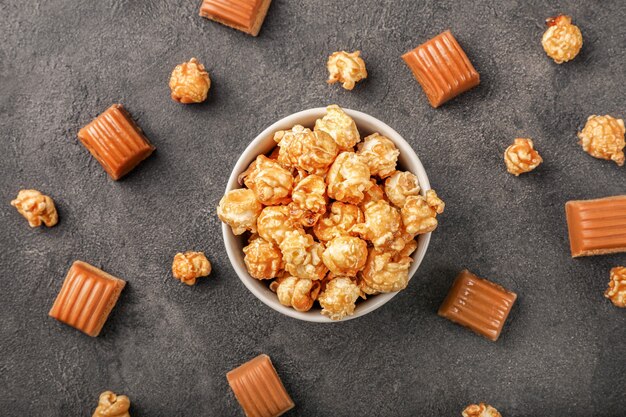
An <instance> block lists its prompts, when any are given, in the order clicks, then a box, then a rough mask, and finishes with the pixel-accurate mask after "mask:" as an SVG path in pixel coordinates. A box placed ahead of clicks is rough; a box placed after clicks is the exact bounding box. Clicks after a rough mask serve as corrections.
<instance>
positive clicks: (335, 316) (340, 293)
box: [317, 277, 360, 320]
mask: <svg viewBox="0 0 626 417" xmlns="http://www.w3.org/2000/svg"><path fill="white" fill-rule="evenodd" d="M359 294H360V291H359V287H358V286H357V285H356V284H355V283H354V282H353V281H352V280H351V279H350V278H346V277H337V278H333V279H331V280H330V281H328V283H326V288H324V291H323V292H322V293H321V294H320V295H319V297H318V299H317V300H318V301H319V303H320V305H321V306H322V314H323V315H325V316H328V318H330V319H331V320H341V319H343V318H344V317H346V316H351V315H352V314H354V309H355V308H356V300H357V299H358V298H359Z"/></svg>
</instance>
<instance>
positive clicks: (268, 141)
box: [222, 107, 430, 323]
mask: <svg viewBox="0 0 626 417" xmlns="http://www.w3.org/2000/svg"><path fill="white" fill-rule="evenodd" d="M344 110H345V112H346V113H348V115H350V117H352V118H353V119H354V121H355V122H356V125H357V127H358V129H359V133H360V134H361V137H365V136H367V135H370V134H372V133H374V132H378V133H380V134H382V135H384V136H386V137H388V138H389V139H391V141H392V142H393V143H394V144H395V145H396V147H397V148H398V149H399V150H400V157H399V158H398V168H399V169H402V170H405V171H411V172H412V173H414V174H415V175H417V178H418V179H419V183H420V187H421V189H422V194H423V193H425V192H426V191H427V190H429V189H430V183H429V182H428V176H427V175H426V171H425V170H424V167H423V166H422V163H421V162H420V160H419V158H418V157H417V155H416V154H415V152H414V151H413V148H411V145H409V144H408V143H407V142H406V141H405V140H404V139H403V138H402V136H400V134H398V132H396V131H395V130H393V129H392V128H391V127H389V126H388V125H387V124H385V123H383V122H381V121H380V120H378V119H376V118H375V117H372V116H370V115H367V114H365V113H361V112H360V111H356V110H349V109H344ZM325 114H326V109H325V108H323V107H318V108H314V109H309V110H303V111H301V112H298V113H294V114H292V115H290V116H287V117H285V118H283V119H280V120H279V121H277V122H276V123H274V124H272V125H271V126H270V127H268V128H267V129H265V130H264V131H263V132H261V134H259V135H258V136H257V137H256V138H254V140H253V141H252V142H251V143H250V145H248V147H247V148H246V150H245V151H243V154H241V157H239V160H238V161H237V163H236V164H235V168H234V169H233V172H232V173H231V174H230V178H229V179H228V184H227V185H226V192H228V191H230V190H233V189H236V188H240V186H239V184H238V182H237V177H238V176H239V174H240V173H242V172H243V171H245V170H246V168H248V165H250V163H251V162H252V161H254V160H255V159H256V157H257V156H258V155H261V154H267V153H268V152H270V151H271V150H272V149H273V148H274V146H276V143H275V142H274V139H273V137H274V132H276V131H278V130H288V129H291V128H292V127H293V126H294V125H296V124H300V125H303V126H305V127H309V128H313V125H314V124H315V120H317V119H319V118H321V117H323V116H324V115H325ZM222 233H223V235H224V245H225V246H226V252H227V253H228V258H229V259H230V263H231V264H232V265H233V268H234V269H235V272H237V275H238V276H239V279H241V281H242V282H243V283H244V285H245V286H246V287H247V288H248V289H249V290H250V291H251V292H252V294H254V295H255V296H256V297H257V298H258V299H259V300H261V301H263V302H264V303H265V304H267V305H268V306H269V307H271V308H273V309H274V310H276V311H278V312H280V313H283V314H285V315H287V316H289V317H293V318H296V319H299V320H305V321H312V322H318V323H332V322H333V320H330V319H329V318H327V317H326V316H322V315H321V314H320V309H319V308H313V309H311V310H309V311H307V312H300V311H296V310H294V309H293V308H290V307H286V306H284V305H282V304H281V303H280V302H279V301H278V298H277V297H276V294H275V293H273V292H272V291H271V290H270V289H269V287H268V282H267V280H265V281H260V280H257V279H254V278H252V277H251V276H250V275H249V274H248V271H247V270H246V265H245V263H244V261H243V258H244V254H243V248H244V246H246V245H247V242H246V240H245V238H244V237H243V235H241V236H236V235H235V234H233V232H232V230H231V228H230V226H228V225H227V224H222ZM429 241H430V233H427V234H423V235H420V236H419V237H418V239H417V243H418V244H417V250H416V251H415V252H414V253H413V255H412V257H413V263H412V264H411V268H410V269H409V278H410V277H412V276H413V275H414V274H415V271H417V268H418V267H419V265H420V263H421V262H422V259H423V258H424V255H425V254H426V249H427V248H428V242H429ZM396 294H397V293H395V292H392V293H385V294H378V295H372V296H369V297H368V298H367V300H359V301H358V302H357V307H356V310H355V312H354V314H353V315H352V316H348V317H346V318H344V319H343V320H342V321H345V320H349V319H354V318H357V317H361V316H363V315H365V314H367V313H369V312H371V311H374V310H376V309H377V308H379V307H381V306H382V305H383V304H385V303H386V302H387V301H389V300H391V299H392V298H393V297H394V296H395V295H396Z"/></svg>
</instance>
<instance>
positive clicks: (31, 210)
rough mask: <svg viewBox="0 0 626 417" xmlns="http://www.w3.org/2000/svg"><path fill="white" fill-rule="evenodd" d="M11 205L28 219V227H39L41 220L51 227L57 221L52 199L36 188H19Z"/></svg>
mask: <svg viewBox="0 0 626 417" xmlns="http://www.w3.org/2000/svg"><path fill="white" fill-rule="evenodd" d="M11 205H12V206H13V207H15V208H16V209H17V211H18V213H20V214H21V215H22V216H24V218H25V219H26V220H28V224H29V225H30V227H39V226H41V223H42V222H43V224H45V225H46V226H47V227H52V226H54V225H55V224H57V222H58V221H59V215H58V214H57V209H56V207H55V206H54V201H53V200H52V199H51V198H50V197H48V196H47V195H44V194H41V193H40V192H39V191H37V190H20V192H19V193H18V194H17V198H16V199H15V200H13V201H11Z"/></svg>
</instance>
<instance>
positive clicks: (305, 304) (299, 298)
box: [270, 275, 322, 311]
mask: <svg viewBox="0 0 626 417" xmlns="http://www.w3.org/2000/svg"><path fill="white" fill-rule="evenodd" d="M321 286H322V285H321V283H320V281H313V280H310V279H306V278H297V277H293V276H291V275H286V276H284V277H281V278H278V279H277V280H276V281H274V282H272V284H271V285H270V289H271V290H272V291H274V292H276V295H277V296H278V301H280V303H281V304H282V305H284V306H287V307H293V309H294V310H297V311H309V310H310V309H311V307H313V303H314V302H315V300H317V296H318V295H319V292H320V288H321Z"/></svg>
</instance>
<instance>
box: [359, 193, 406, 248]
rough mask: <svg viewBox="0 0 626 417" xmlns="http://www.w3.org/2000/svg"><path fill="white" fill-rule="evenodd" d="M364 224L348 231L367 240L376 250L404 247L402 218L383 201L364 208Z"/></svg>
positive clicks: (393, 208)
mask: <svg viewBox="0 0 626 417" xmlns="http://www.w3.org/2000/svg"><path fill="white" fill-rule="evenodd" d="M364 213H365V222H363V223H360V224H357V225H356V226H354V227H353V228H352V229H351V230H350V231H351V232H353V233H357V234H359V235H360V236H361V237H362V238H363V239H366V240H369V241H370V242H372V244H373V245H374V246H375V247H376V248H391V249H393V250H400V249H402V247H404V241H403V239H402V237H401V235H402V218H401V216H400V211H399V210H398V209H397V208H395V207H392V206H391V205H390V204H389V203H388V202H386V201H385V200H380V201H377V202H375V203H370V204H369V205H367V207H365V210H364Z"/></svg>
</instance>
